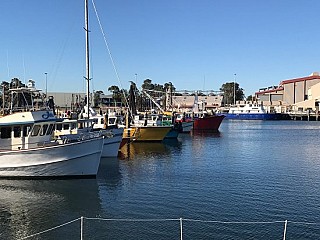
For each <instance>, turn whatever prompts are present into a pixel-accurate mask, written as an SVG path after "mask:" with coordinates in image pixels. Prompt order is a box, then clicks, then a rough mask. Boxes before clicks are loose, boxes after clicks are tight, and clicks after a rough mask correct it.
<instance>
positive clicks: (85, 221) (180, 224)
mask: <svg viewBox="0 0 320 240" xmlns="http://www.w3.org/2000/svg"><path fill="white" fill-rule="evenodd" d="M89 221H95V222H109V223H110V222H118V223H119V222H122V223H126V226H127V225H128V224H129V222H131V223H132V224H135V225H136V224H138V223H139V222H140V223H141V222H144V223H145V224H147V222H149V223H151V222H157V224H160V222H176V223H177V224H176V225H175V226H176V228H177V229H176V231H175V232H176V233H177V236H176V238H175V239H178V237H179V239H180V240H183V239H184V237H185V236H184V233H185V231H188V230H186V229H187V227H185V225H187V222H189V223H192V224H196V223H198V224H201V225H203V224H219V225H238V226H239V225H241V226H242V228H243V225H264V227H263V228H266V227H265V225H274V224H278V225H279V224H280V226H282V228H280V229H278V230H277V232H278V231H280V234H282V236H281V237H282V239H283V240H286V234H287V227H288V225H289V224H290V225H299V226H301V225H302V226H304V227H305V228H307V227H308V226H309V227H310V225H318V226H320V223H315V222H295V221H288V220H284V221H267V222H263V221H262V222H260V221H258V222H254V221H253V222H251V221H249V222H237V221H215V220H199V219H187V218H177V219H108V218H99V217H79V218H76V219H74V220H71V221H69V222H66V223H63V224H61V225H58V226H55V227H52V228H49V229H46V230H43V231H41V232H38V233H34V234H32V235H29V236H25V237H21V238H19V240H24V239H31V238H32V239H34V238H37V237H40V235H44V234H47V233H48V232H51V231H55V230H57V229H59V228H62V227H65V226H67V225H70V224H73V223H75V222H78V224H79V225H78V226H79V227H78V229H79V233H78V234H79V235H78V237H79V239H80V240H83V239H84V236H86V235H85V229H86V230H88V226H92V223H90V224H89ZM85 225H88V226H86V227H85ZM121 225H122V224H121ZM188 227H190V225H189V224H188ZM255 227H257V226H255ZM278 227H279V226H278ZM178 229H179V230H178ZM201 231H205V230H204V229H203V228H201ZM302 231H303V230H302ZM178 233H179V236H178ZM150 234H152V233H150ZM163 234H164V233H163ZM238 234H240V235H241V233H238ZM186 235H187V234H186ZM186 238H188V237H187V236H186Z"/></svg>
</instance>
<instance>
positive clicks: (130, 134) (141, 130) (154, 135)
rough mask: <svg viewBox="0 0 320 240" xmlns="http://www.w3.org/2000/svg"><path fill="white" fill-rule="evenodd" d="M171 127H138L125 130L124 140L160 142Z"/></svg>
mask: <svg viewBox="0 0 320 240" xmlns="http://www.w3.org/2000/svg"><path fill="white" fill-rule="evenodd" d="M171 128H172V127H171V126H139V127H134V126H132V127H130V128H125V129H124V131H123V138H124V139H131V140H132V141H140V142H143V141H154V142H159V141H162V140H163V139H164V138H165V136H166V135H167V133H168V132H169V131H170V130H171Z"/></svg>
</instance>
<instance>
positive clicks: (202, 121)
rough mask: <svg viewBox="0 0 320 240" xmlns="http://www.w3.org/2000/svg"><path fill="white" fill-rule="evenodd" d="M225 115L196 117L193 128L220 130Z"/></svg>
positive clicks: (197, 129)
mask: <svg viewBox="0 0 320 240" xmlns="http://www.w3.org/2000/svg"><path fill="white" fill-rule="evenodd" d="M224 117H225V116H223V115H212V116H205V117H203V118H197V119H194V123H193V130H195V131H218V130H219V127H220V124H221V122H222V120H223V119H224Z"/></svg>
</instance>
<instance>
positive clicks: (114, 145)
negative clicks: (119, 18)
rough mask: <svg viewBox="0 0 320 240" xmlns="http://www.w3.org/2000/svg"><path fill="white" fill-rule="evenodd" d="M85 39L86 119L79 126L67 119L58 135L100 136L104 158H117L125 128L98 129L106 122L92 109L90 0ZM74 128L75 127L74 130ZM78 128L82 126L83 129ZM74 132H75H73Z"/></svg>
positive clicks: (86, 16) (86, 6) (84, 115)
mask: <svg viewBox="0 0 320 240" xmlns="http://www.w3.org/2000/svg"><path fill="white" fill-rule="evenodd" d="M84 29H85V33H86V34H85V37H86V39H85V40H86V46H85V47H86V76H85V79H86V95H87V98H86V106H85V107H84V113H83V114H82V115H83V117H84V119H78V120H77V121H78V124H76V125H74V123H73V121H72V120H69V119H65V120H64V121H63V124H64V125H65V126H67V127H66V128H65V131H62V130H60V131H57V130H56V133H57V132H58V133H57V135H59V136H60V137H63V136H69V138H70V137H72V138H73V139H74V138H77V137H78V136H79V135H87V136H92V135H93V134H94V133H96V134H99V135H100V136H103V137H104V140H103V148H102V153H101V156H102V157H117V156H118V151H119V149H120V144H121V141H122V136H123V128H114V127H113V128H112V129H108V128H107V124H100V125H102V126H105V127H99V128H96V126H97V125H99V124H96V123H98V122H100V123H101V122H102V121H103V120H104V118H105V117H104V116H102V115H99V114H97V113H96V112H95V111H94V110H93V109H92V108H91V107H90V57H89V14H88V0H85V27H84ZM84 124H86V125H87V127H86V128H84V127H83V125H84ZM72 126H75V127H74V128H72ZM78 126H82V127H81V129H79V128H78ZM72 130H73V132H72Z"/></svg>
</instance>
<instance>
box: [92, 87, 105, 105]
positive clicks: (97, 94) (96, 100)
mask: <svg viewBox="0 0 320 240" xmlns="http://www.w3.org/2000/svg"><path fill="white" fill-rule="evenodd" d="M101 94H103V91H100V90H98V91H95V92H94V93H93V105H94V107H98V106H99V105H100V104H101V99H100V95H101Z"/></svg>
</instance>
